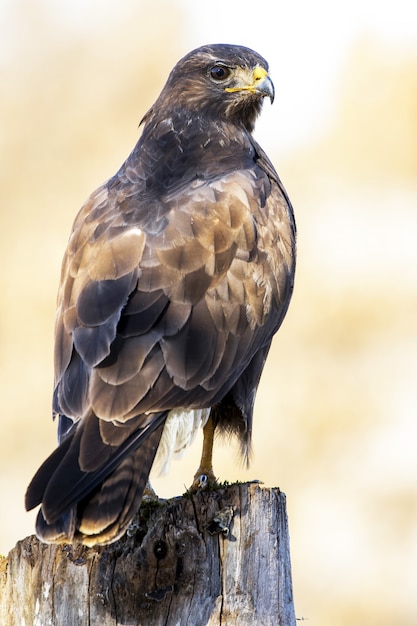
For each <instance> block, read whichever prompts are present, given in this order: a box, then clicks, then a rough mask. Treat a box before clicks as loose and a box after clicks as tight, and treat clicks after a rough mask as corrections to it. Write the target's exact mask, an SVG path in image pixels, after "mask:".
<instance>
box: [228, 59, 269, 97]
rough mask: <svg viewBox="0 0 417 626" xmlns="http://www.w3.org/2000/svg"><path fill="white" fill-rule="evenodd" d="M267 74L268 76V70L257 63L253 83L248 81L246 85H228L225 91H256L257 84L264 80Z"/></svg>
mask: <svg viewBox="0 0 417 626" xmlns="http://www.w3.org/2000/svg"><path fill="white" fill-rule="evenodd" d="M247 75H249V72H247ZM266 76H268V72H267V71H266V69H265V68H264V67H261V66H260V65H257V66H256V67H255V68H254V69H253V72H252V82H251V83H248V84H246V85H239V86H238V87H226V88H225V91H227V92H229V93H233V92H236V91H255V89H256V84H257V83H258V82H259V81H260V80H263V79H264V78H265V77H266Z"/></svg>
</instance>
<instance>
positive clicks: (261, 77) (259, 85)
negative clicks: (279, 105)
mask: <svg viewBox="0 0 417 626" xmlns="http://www.w3.org/2000/svg"><path fill="white" fill-rule="evenodd" d="M239 78H240V79H241V80H242V83H241V84H240V85H236V86H235V87H226V89H225V91H228V92H229V93H233V92H236V91H249V92H250V93H254V94H257V95H259V96H262V97H263V98H269V99H270V100H271V104H272V103H273V102H274V98H275V89H274V83H273V82H272V80H271V79H270V78H269V75H268V72H267V71H266V69H265V68H264V67H261V66H260V65H257V66H256V67H255V68H254V69H253V71H252V72H251V73H250V75H249V76H248V72H247V70H246V71H245V72H244V74H243V73H242V74H241V75H240V76H239Z"/></svg>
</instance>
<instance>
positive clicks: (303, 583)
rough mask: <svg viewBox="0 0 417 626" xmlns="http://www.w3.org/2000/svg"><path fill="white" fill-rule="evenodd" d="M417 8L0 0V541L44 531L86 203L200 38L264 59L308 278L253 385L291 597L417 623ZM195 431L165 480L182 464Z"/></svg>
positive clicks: (343, 617) (241, 474) (259, 456)
mask: <svg viewBox="0 0 417 626" xmlns="http://www.w3.org/2000/svg"><path fill="white" fill-rule="evenodd" d="M416 7H417V5H416V3H415V2H413V1H412V0H408V2H407V1H404V0H397V1H396V2H390V3H383V2H376V1H371V0H363V1H359V0H352V1H351V2H349V3H335V2H330V1H324V0H318V1H316V2H310V1H307V0H300V1H298V2H297V1H295V2H288V1H287V2H281V1H280V2H275V1H271V2H266V1H262V0H257V1H255V0H253V1H252V2H246V1H243V0H239V1H236V2H227V1H223V2H220V3H210V2H205V1H204V2H202V1H198V0H193V1H192V0H189V1H186V0H178V1H177V2H161V1H159V2H158V1H156V0H154V1H153V2H143V1H142V2H141V1H138V0H137V1H136V2H134V1H133V0H132V1H129V0H117V2H116V1H114V2H106V1H104V0H85V1H84V0H83V1H81V0H78V1H75V0H71V1H70V0H68V2H64V1H56V2H55V1H52V0H50V1H49V2H48V1H47V0H38V1H36V0H35V1H33V2H32V1H26V2H24V1H20V0H16V1H13V2H11V1H10V2H6V1H5V0H2V1H0V71H1V82H0V94H1V95H0V119H1V128H0V159H1V160H0V207H1V213H0V220H1V222H0V224H1V228H0V255H1V265H0V267H1V276H0V281H1V282H0V294H1V308H0V346H1V347H0V368H1V413H2V416H1V422H0V428H1V431H0V448H1V454H0V502H1V505H0V506H1V512H0V517H1V519H0V551H1V552H2V553H7V552H8V550H9V549H11V548H12V547H13V545H14V543H15V542H16V541H17V540H18V539H20V538H23V537H24V536H25V535H27V534H30V533H31V532H33V522H34V515H33V514H26V513H25V512H24V509H23V495H24V491H25V488H26V485H27V483H28V481H29V480H30V478H31V476H32V474H33V472H34V470H35V469H37V467H38V465H39V464H40V462H41V461H42V460H43V459H44V458H45V457H46V455H47V454H48V453H49V452H50V451H51V450H52V449H53V447H54V446H55V426H54V425H53V423H52V422H51V420H50V404H51V399H50V397H51V388H52V376H53V372H52V341H53V324H54V306H55V294H56V290H57V284H58V278H59V270H60V263H61V259H62V255H63V252H64V249H65V245H66V241H67V239H68V236H69V232H70V227H71V224H72V221H73V219H74V217H75V214H76V212H77V210H78V209H79V207H80V206H81V204H82V202H83V201H84V199H85V198H86V197H87V196H88V194H89V193H90V192H91V191H92V190H93V189H94V188H95V187H97V186H98V185H99V184H100V183H101V182H103V181H104V180H105V179H106V178H108V177H109V176H111V175H112V174H113V173H114V172H115V171H116V169H117V168H118V167H119V165H120V164H121V162H122V161H123V160H124V158H125V157H126V156H127V154H128V153H129V151H130V150H131V149H132V147H133V145H134V144H135V142H136V138H137V136H138V130H137V124H138V122H139V120H140V118H141V116H142V115H143V114H144V113H145V111H146V110H147V108H148V107H149V106H150V105H151V104H152V102H153V100H154V99H155V97H156V96H157V94H158V92H159V90H160V89H161V87H162V85H163V82H164V80H165V78H166V76H167V74H168V72H169V70H170V69H171V67H172V66H173V65H174V63H175V62H176V61H177V60H178V59H179V58H180V57H181V56H182V55H183V54H185V53H186V52H188V51H189V50H190V49H191V48H194V47H197V46H199V45H202V44H204V43H214V42H228V43H239V44H244V45H247V46H250V47H253V48H255V49H256V50H257V51H259V52H260V53H261V54H263V55H264V56H265V57H266V58H267V59H268V60H269V62H270V66H271V75H272V78H273V80H274V82H275V87H276V101H275V103H274V105H273V107H271V106H270V105H269V102H266V103H265V109H264V114H263V116H262V119H261V120H260V121H259V124H258V127H257V132H256V134H257V138H258V139H259V140H260V142H261V143H262V145H263V146H264V148H265V149H266V150H267V152H268V153H269V155H270V156H271V158H272V160H273V161H274V163H275V164H276V167H277V169H278V171H279V173H280V175H281V177H282V179H283V181H284V183H285V185H286V187H287V189H288V192H289V195H290V197H291V199H292V201H293V204H294V207H295V210H296V215H297V222H298V228H299V264H298V273H297V280H296V289H295V295H294V299H293V302H292V305H291V307H290V311H289V314H288V317H287V319H286V321H285V323H284V326H283V328H282V329H281V331H280V333H279V335H278V336H277V338H276V340H275V342H274V345H273V349H272V352H271V355H270V358H269V361H268V363H267V367H266V369H265V373H264V376H263V379H262V384H261V386H260V389H259V394H258V399H257V405H256V414H255V435H254V452H255V455H254V460H253V464H252V466H251V469H250V470H249V471H246V470H245V469H243V468H241V467H240V466H239V465H238V464H237V463H236V448H235V447H230V446H223V447H220V446H219V447H218V450H217V453H216V471H217V474H218V475H219V476H220V478H221V479H223V480H224V479H228V480H230V481H232V480H234V479H237V478H239V479H241V480H247V479H251V478H258V479H261V480H263V481H264V482H265V483H266V484H268V485H274V486H279V487H281V489H282V490H283V491H285V492H286V494H287V498H288V511H289V522H290V532H291V541H292V546H291V547H292V566H293V581H294V593H295V602H296V614H297V617H298V618H304V619H305V620H308V621H307V622H306V623H307V624H309V626H348V625H349V626H351V625H353V626H355V625H359V626H362V625H365V624H369V625H372V626H397V625H398V624H402V626H411V625H413V624H416V623H417V459H416V456H417V453H416V447H417V445H416V438H417V426H416V395H417V394H416V380H415V379H416V374H417V357H416V349H417V320H416V317H417V315H416V313H417V311H416V309H417V251H416V239H417V8H416ZM198 453H199V444H197V445H196V446H195V447H194V449H193V451H192V452H191V453H190V454H188V456H187V457H186V458H185V459H184V460H183V461H182V462H180V463H176V464H175V467H173V471H172V473H171V474H170V476H169V477H166V478H164V479H160V480H157V481H156V486H157V489H158V491H159V492H160V494H162V495H165V496H170V495H175V494H179V493H182V492H183V490H184V486H185V485H189V484H190V482H191V476H192V475H193V472H194V470H195V465H196V459H197V456H198Z"/></svg>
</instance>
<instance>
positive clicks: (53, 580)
mask: <svg viewBox="0 0 417 626" xmlns="http://www.w3.org/2000/svg"><path fill="white" fill-rule="evenodd" d="M219 513H220V516H219ZM0 616H1V624H2V626H17V625H18V626H23V625H25V626H32V625H33V626H48V625H52V626H86V625H88V626H122V625H123V626H128V625H129V626H130V625H132V626H133V625H141V626H154V625H155V626H159V625H162V624H163V625H164V626H174V625H176V626H177V625H178V626H179V625H180V626H182V625H184V626H185V625H187V626H203V625H211V626H217V625H219V624H221V625H222V626H226V625H227V626H229V625H230V626H231V625H233V626H236V625H239V626H244V625H249V624H250V625H256V626H262V625H265V626H269V625H271V626H272V625H273V626H294V625H295V616H294V605H293V594H292V582H291V566H290V552H289V536H288V525H287V514H286V505H285V495H284V494H283V493H281V492H280V491H279V489H266V488H262V487H261V486H259V485H258V484H253V483H248V484H238V485H231V486H228V487H224V488H221V489H218V490H216V491H211V492H201V493H199V494H196V495H193V496H190V497H183V498H176V499H173V500H168V501H160V502H159V503H158V502H154V501H152V502H145V503H144V504H143V505H142V507H141V510H140V512H139V514H138V516H137V518H136V519H135V521H134V523H133V524H132V526H131V527H130V529H129V530H128V533H127V534H126V535H125V537H123V538H122V539H121V540H119V541H118V542H116V543H114V544H112V545H110V546H105V547H100V548H86V547H83V546H79V545H66V544H64V545H59V546H51V545H45V544H42V543H40V542H39V541H38V540H37V539H36V537H34V536H31V537H27V538H26V539H24V540H23V541H19V542H18V543H17V545H16V547H15V548H14V549H13V550H12V551H11V552H10V553H9V556H8V558H7V559H3V563H2V564H1V566H0Z"/></svg>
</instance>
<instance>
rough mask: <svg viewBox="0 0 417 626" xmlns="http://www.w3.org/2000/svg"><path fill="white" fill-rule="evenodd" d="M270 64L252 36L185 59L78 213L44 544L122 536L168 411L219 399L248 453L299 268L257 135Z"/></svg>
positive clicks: (282, 199) (39, 479)
mask: <svg viewBox="0 0 417 626" xmlns="http://www.w3.org/2000/svg"><path fill="white" fill-rule="evenodd" d="M267 72H268V66H267V63H266V61H265V60H264V59H263V58H262V57H260V56H259V55H258V54H257V53H255V52H253V51H252V50H249V49H248V48H244V47H241V46H231V45H213V46H204V47H202V48H199V49H197V50H194V51H193V52H191V53H189V54H188V55H187V56H185V57H184V58H183V59H181V60H180V61H179V62H178V63H177V65H176V66H175V67H174V69H173V70H172V72H171V74H170V76H169V78H168V80H167V83H166V85H165V87H164V88H163V90H162V92H161V95H160V96H159V98H158V99H157V101H156V103H155V104H154V106H153V107H152V108H151V109H150V110H149V111H148V113H147V114H146V115H145V117H144V118H143V120H142V122H143V132H142V135H141V137H140V139H139V141H138V143H137V145H136V147H135V148H134V150H133V152H132V153H131V154H130V156H129V157H128V158H127V160H126V162H125V163H124V164H123V165H122V167H121V168H120V170H119V171H118V172H117V174H116V175H115V176H113V178H111V179H110V180H109V181H108V182H107V183H105V184H104V185H103V186H102V187H100V188H99V189H98V190H96V191H95V192H94V193H93V194H92V195H91V197H90V198H89V199H88V201H87V202H86V203H85V205H84V206H83V208H82V209H81V211H80V213H79V214H78V216H77V218H76V220H75V223H74V227H73V232H72V235H71V238H70V241H69V244H68V248H67V251H66V254H65V257H64V261H63V266H62V276H61V284H60V288H59V294H58V310H57V322H56V342H55V393H54V403H53V404H54V406H53V408H54V414H55V415H57V416H59V425H58V435H59V447H58V448H57V449H56V450H55V452H54V453H53V454H52V455H51V456H50V457H49V458H48V459H47V460H46V461H45V462H44V464H43V465H42V466H41V468H40V469H39V470H38V472H37V474H36V475H35V477H34V478H33V480H32V482H31V484H30V486H29V488H28V491H27V494H26V506H27V508H28V509H31V508H33V507H35V506H37V505H39V504H41V509H40V511H39V515H38V520H37V527H36V531H37V534H38V536H39V537H40V538H41V539H42V540H44V541H54V542H60V541H72V540H74V541H81V542H83V543H86V544H88V545H92V544H96V543H109V542H111V541H114V540H116V539H117V538H119V537H120V536H121V535H122V534H123V533H124V531H125V530H126V528H127V526H128V524H129V522H130V520H131V518H132V517H133V515H134V513H135V512H136V510H137V508H138V506H139V504H140V501H141V498H142V494H143V490H144V488H145V485H146V481H147V478H148V475H149V472H150V469H151V466H152V463H153V460H154V456H155V452H156V450H157V448H158V445H159V442H160V439H161V433H162V430H163V426H164V423H165V421H166V419H167V416H168V415H170V411H171V410H173V409H185V410H191V409H206V408H207V409H209V408H210V407H211V408H212V411H211V418H210V423H211V424H212V428H211V430H214V428H217V429H218V430H220V431H221V430H225V431H227V432H232V433H235V434H236V435H237V436H238V438H239V439H240V441H241V446H242V452H243V454H245V455H248V454H249V449H250V440H251V430H252V411H253V403H254V399H255V393H256V389H257V386H258V383H259V379H260V376H261V373H262V369H263V366H264V362H265V359H266V356H267V354H268V350H269V347H270V343H271V340H272V337H273V335H274V333H275V332H276V331H277V330H278V328H279V326H280V324H281V322H282V320H283V318H284V316H285V313H286V311H287V307H288V304H289V301H290V297H291V293H292V288H293V277H294V267H295V224H294V218H293V213H292V208H291V204H290V202H289V199H288V197H287V195H286V193H285V191H284V189H283V186H282V184H281V182H280V180H279V178H278V175H277V173H276V172H275V170H274V168H273V166H272V164H271V163H270V161H269V159H268V158H267V156H266V155H265V153H264V152H263V150H262V149H261V148H260V147H259V145H258V144H257V143H256V142H255V140H254V139H253V137H252V134H251V132H252V130H253V126H254V123H255V119H256V117H257V115H258V114H259V112H260V109H261V105H262V101H263V98H264V97H270V98H271V100H272V99H273V93H274V92H273V86H272V82H271V80H270V78H269V77H268V73H267ZM171 415H172V414H171ZM209 456H211V454H210V455H209Z"/></svg>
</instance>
